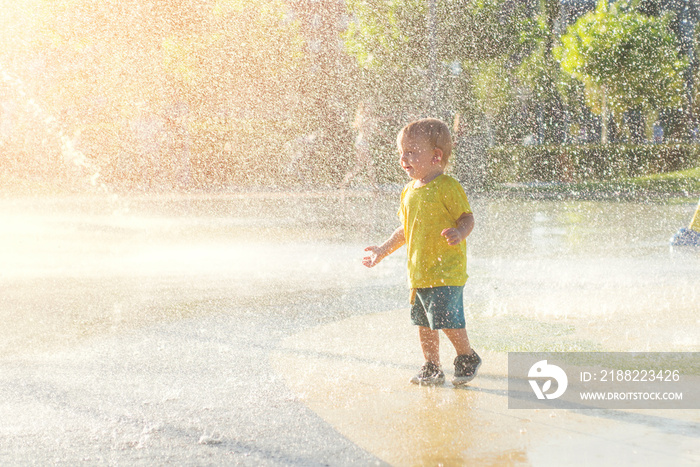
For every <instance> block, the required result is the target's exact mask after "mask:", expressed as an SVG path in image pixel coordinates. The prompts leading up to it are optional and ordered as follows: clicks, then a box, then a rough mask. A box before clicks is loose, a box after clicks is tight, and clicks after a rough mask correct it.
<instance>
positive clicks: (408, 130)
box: [396, 118, 452, 164]
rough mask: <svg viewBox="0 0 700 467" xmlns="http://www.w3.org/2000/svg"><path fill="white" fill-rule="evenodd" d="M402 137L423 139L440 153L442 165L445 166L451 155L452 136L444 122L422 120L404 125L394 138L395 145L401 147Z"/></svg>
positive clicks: (429, 119)
mask: <svg viewBox="0 0 700 467" xmlns="http://www.w3.org/2000/svg"><path fill="white" fill-rule="evenodd" d="M404 137H409V138H425V139H426V140H427V141H428V143H430V145H431V146H433V147H434V148H437V149H439V150H441V151H442V163H443V164H447V161H448V159H449V158H450V155H451V154H452V136H451V135H450V129H449V128H448V127H447V125H446V124H445V122H443V121H442V120H438V119H437V118H422V119H420V120H415V121H412V122H411V123H409V124H408V125H406V126H405V127H403V128H402V129H401V131H399V134H398V135H397V136H396V144H397V145H398V146H399V147H401V140H402V139H403V138H404Z"/></svg>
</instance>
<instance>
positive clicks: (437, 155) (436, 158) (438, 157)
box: [433, 148, 442, 164]
mask: <svg viewBox="0 0 700 467" xmlns="http://www.w3.org/2000/svg"><path fill="white" fill-rule="evenodd" d="M441 162H442V149H440V148H435V149H433V163H434V164H437V163H441Z"/></svg>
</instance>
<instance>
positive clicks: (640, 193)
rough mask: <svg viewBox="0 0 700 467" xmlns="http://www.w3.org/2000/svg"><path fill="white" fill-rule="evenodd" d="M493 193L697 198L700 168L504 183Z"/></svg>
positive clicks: (589, 196) (699, 184)
mask: <svg viewBox="0 0 700 467" xmlns="http://www.w3.org/2000/svg"><path fill="white" fill-rule="evenodd" d="M495 192H496V193H498V194H502V195H520V196H528V197H532V198H557V199H565V198H586V199H588V198H593V199H620V200H640V201H644V200H661V199H664V200H668V199H669V198H673V199H677V200H678V199H680V200H697V199H698V197H699V196H700V167H697V168H694V169H688V170H681V171H678V172H668V173H662V174H654V175H645V176H642V177H634V178H623V179H619V180H604V181H590V182H583V183H532V184H519V185H503V186H501V187H497V188H496V190H495Z"/></svg>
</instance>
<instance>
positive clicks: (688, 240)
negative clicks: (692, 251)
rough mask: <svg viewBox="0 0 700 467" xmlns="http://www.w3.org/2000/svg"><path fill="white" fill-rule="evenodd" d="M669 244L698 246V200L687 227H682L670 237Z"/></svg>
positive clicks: (699, 225)
mask: <svg viewBox="0 0 700 467" xmlns="http://www.w3.org/2000/svg"><path fill="white" fill-rule="evenodd" d="M671 246H694V247H700V201H699V202H698V208H697V209H696V210H695V215H694V216H693V220H692V221H690V225H689V226H688V227H682V228H681V229H680V230H678V232H676V234H675V235H674V236H673V237H671Z"/></svg>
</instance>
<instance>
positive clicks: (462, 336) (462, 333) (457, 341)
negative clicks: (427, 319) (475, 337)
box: [443, 328, 472, 355]
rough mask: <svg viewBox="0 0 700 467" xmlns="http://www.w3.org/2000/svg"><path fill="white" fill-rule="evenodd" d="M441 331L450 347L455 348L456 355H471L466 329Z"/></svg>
mask: <svg viewBox="0 0 700 467" xmlns="http://www.w3.org/2000/svg"><path fill="white" fill-rule="evenodd" d="M443 331H444V332H445V335H446V336H447V338H448V339H449V340H450V342H452V345H454V346H455V351H456V352H457V355H471V353H472V348H471V346H470V345H469V338H468V337H467V330H466V329H464V328H462V329H443Z"/></svg>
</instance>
